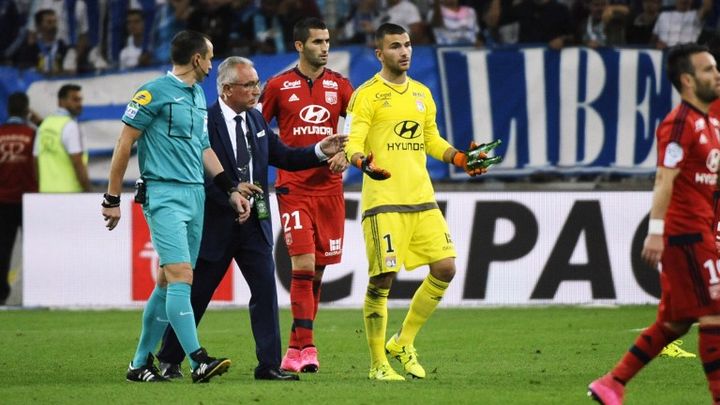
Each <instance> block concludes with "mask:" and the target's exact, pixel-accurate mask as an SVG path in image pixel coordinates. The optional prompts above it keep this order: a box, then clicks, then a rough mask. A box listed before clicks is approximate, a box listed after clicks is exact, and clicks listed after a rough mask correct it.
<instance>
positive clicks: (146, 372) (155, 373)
mask: <svg viewBox="0 0 720 405" xmlns="http://www.w3.org/2000/svg"><path fill="white" fill-rule="evenodd" d="M154 363H155V358H154V357H153V355H152V354H150V353H148V357H147V361H146V362H145V365H144V366H140V367H138V368H133V364H132V362H130V365H129V366H128V371H127V375H126V377H125V378H126V379H127V380H128V381H133V382H168V380H167V379H166V378H165V377H163V376H161V375H160V371H159V370H158V369H157V367H155V364H154Z"/></svg>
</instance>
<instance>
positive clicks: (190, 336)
mask: <svg viewBox="0 0 720 405" xmlns="http://www.w3.org/2000/svg"><path fill="white" fill-rule="evenodd" d="M190 287H191V286H190V284H188V283H170V284H168V287H167V303H166V304H165V305H166V307H165V308H166V310H167V318H168V320H170V325H172V327H173V330H174V331H175V335H177V338H178V341H180V345H181V346H182V348H183V350H184V351H185V353H186V354H190V353H192V352H194V351H196V350H197V349H199V348H200V342H199V341H198V336H197V328H196V327H195V315H194V314H193V309H192V305H191V304H190ZM188 360H190V365H191V366H192V368H193V370H194V369H195V368H197V366H198V364H197V362H195V361H194V360H193V359H191V358H190V356H188Z"/></svg>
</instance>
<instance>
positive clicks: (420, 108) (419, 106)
mask: <svg viewBox="0 0 720 405" xmlns="http://www.w3.org/2000/svg"><path fill="white" fill-rule="evenodd" d="M415 105H416V106H417V109H418V111H420V112H425V104H423V102H422V101H420V100H415Z"/></svg>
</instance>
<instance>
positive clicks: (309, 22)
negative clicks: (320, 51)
mask: <svg viewBox="0 0 720 405" xmlns="http://www.w3.org/2000/svg"><path fill="white" fill-rule="evenodd" d="M326 29H328V28H327V25H325V22H323V20H321V19H319V18H317V17H309V18H305V19H302V20H300V21H298V22H296V23H295V26H294V27H293V41H300V42H302V43H303V44H304V43H305V41H307V40H308V38H310V30H326Z"/></svg>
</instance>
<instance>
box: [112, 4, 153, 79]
mask: <svg viewBox="0 0 720 405" xmlns="http://www.w3.org/2000/svg"><path fill="white" fill-rule="evenodd" d="M125 24H126V27H127V34H128V37H127V44H126V45H125V47H124V48H123V49H122V50H121V51H120V57H119V61H120V69H132V68H135V67H139V66H149V65H150V64H151V63H152V55H151V54H150V53H149V52H143V48H142V46H143V39H144V36H145V21H144V20H143V14H142V10H137V9H133V10H129V11H128V12H127V18H126V20H125Z"/></svg>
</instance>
